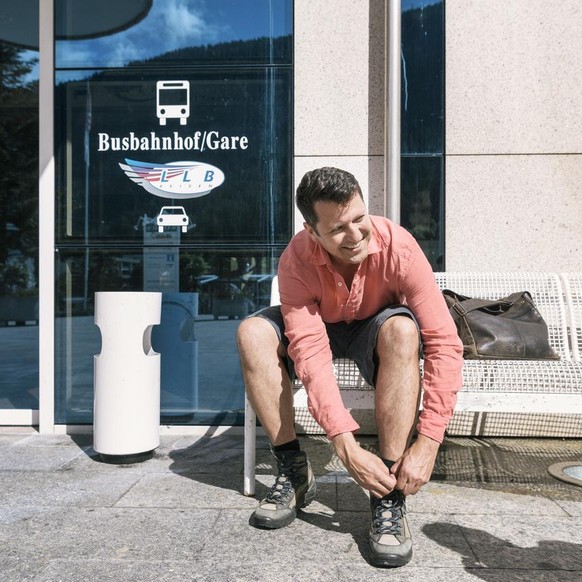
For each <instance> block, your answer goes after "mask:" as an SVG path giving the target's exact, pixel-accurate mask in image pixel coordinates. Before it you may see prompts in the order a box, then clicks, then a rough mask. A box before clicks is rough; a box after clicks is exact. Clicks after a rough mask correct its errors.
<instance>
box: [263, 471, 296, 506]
mask: <svg viewBox="0 0 582 582" xmlns="http://www.w3.org/2000/svg"><path fill="white" fill-rule="evenodd" d="M278 470H279V474H278V475H277V478H276V479H275V483H274V484H273V486H272V487H271V489H269V492H268V493H267V496H266V497H265V501H269V502H272V503H274V504H275V505H277V506H279V505H285V504H286V503H287V501H288V500H289V499H288V498H289V494H290V493H291V491H292V490H293V483H292V478H293V474H294V468H293V464H292V463H280V464H279V467H278Z"/></svg>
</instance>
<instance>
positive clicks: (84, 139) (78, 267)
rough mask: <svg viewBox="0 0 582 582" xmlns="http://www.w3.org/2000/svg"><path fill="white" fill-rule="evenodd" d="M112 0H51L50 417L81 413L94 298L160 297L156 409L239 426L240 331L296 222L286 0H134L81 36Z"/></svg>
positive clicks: (96, 344)
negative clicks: (120, 19)
mask: <svg viewBox="0 0 582 582" xmlns="http://www.w3.org/2000/svg"><path fill="white" fill-rule="evenodd" d="M109 4H110V0H103V2H101V3H83V4H80V3H78V2H73V1H72V0H57V4H56V5H57V22H56V27H57V36H58V40H57V48H56V51H57V53H56V59H57V71H56V75H55V83H56V85H55V108H56V111H55V135H56V138H55V149H56V151H55V154H56V197H57V200H56V208H57V217H56V220H57V231H56V244H57V263H56V277H57V288H56V309H57V319H56V386H57V389H56V391H57V393H56V422H58V423H90V422H92V410H93V406H92V402H93V356H94V355H95V354H97V353H99V352H100V348H101V337H100V333H99V330H98V328H97V327H96V326H95V325H94V323H93V322H94V297H95V293H97V292H99V291H161V292H162V294H163V295H162V321H161V324H160V325H159V326H155V327H154V330H153V333H152V342H153V347H154V349H155V350H156V351H158V352H159V353H160V354H161V356H162V357H161V366H162V378H161V388H162V419H163V420H164V421H165V422H177V423H193V424H210V423H221V422H223V423H226V424H236V423H241V422H242V410H243V405H244V389H243V383H242V377H241V374H240V364H239V360H238V354H237V350H236V345H235V332H236V327H237V325H238V323H239V322H240V320H241V318H243V317H245V316H246V315H248V314H249V313H251V312H252V311H254V310H256V309H259V308H260V307H263V306H266V305H268V303H269V298H270V281H271V279H272V277H273V274H274V273H275V272H276V266H277V261H278V257H279V255H280V254H281V252H282V250H283V248H284V247H285V245H286V243H287V242H288V240H289V239H290V238H291V233H292V221H291V217H292V203H293V197H292V195H291V191H292V181H293V177H292V159H293V152H292V143H293V140H292V128H293V108H292V80H293V77H292V75H293V63H292V27H291V24H292V19H291V14H292V2H291V1H290V0H252V1H251V0H236V1H235V0H229V1H227V0H215V1H213V2H203V1H200V0H153V1H151V2H147V1H146V0H131V2H129V0H128V3H127V5H129V4H133V5H136V6H138V7H139V5H142V6H145V10H143V11H142V12H140V13H139V15H138V16H137V17H136V18H135V19H134V21H133V22H130V23H126V24H125V25H124V26H122V27H118V28H115V27H114V26H113V24H111V23H109V24H111V27H112V28H115V30H113V31H112V32H111V34H104V33H102V36H101V37H100V38H89V36H90V35H89V34H88V33H87V30H86V29H83V26H84V25H85V24H86V25H87V26H89V25H88V24H87V19H88V18H89V17H93V18H95V19H97V17H98V16H100V17H102V18H107V6H108V5H109ZM127 5H125V4H124V7H126V6H127ZM75 11H77V12H75ZM79 11H81V13H82V14H81V13H80V12H79ZM83 23H84V24H83ZM82 24H83V26H82ZM101 28H102V29H106V28H107V26H105V25H103V23H102V26H101Z"/></svg>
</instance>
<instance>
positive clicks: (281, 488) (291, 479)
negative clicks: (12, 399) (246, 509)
mask: <svg viewBox="0 0 582 582" xmlns="http://www.w3.org/2000/svg"><path fill="white" fill-rule="evenodd" d="M237 340H238V349H239V355H240V359H241V365H242V370H243V376H244V380H245V386H246V391H247V395H248V398H249V400H250V402H251V405H252V407H253V408H254V410H255V412H256V413H257V416H258V417H259V419H260V421H261V424H262V425H263V428H264V429H265V432H266V433H267V436H268V437H269V440H270V441H271V445H272V446H273V447H277V446H278V445H286V446H284V447H279V448H278V449H275V448H274V449H273V452H274V454H275V458H276V459H277V471H278V476H277V478H276V480H275V484H274V485H273V486H272V487H271V489H270V490H269V492H268V493H267V496H266V497H265V498H264V499H263V500H262V501H261V502H260V504H259V507H257V509H256V510H255V511H254V512H253V514H252V516H251V523H252V524H253V525H254V526H256V527H260V528H268V529H276V528H280V527H284V526H286V525H289V524H290V523H291V522H292V521H293V520H294V519H295V517H296V515H297V510H298V509H299V508H301V507H305V506H306V505H308V504H309V503H310V502H311V501H312V500H313V499H314V498H315V494H316V491H317V486H316V482H315V478H314V476H313V472H312V470H311V466H310V464H309V461H308V460H307V456H306V454H305V453H304V452H303V451H300V450H298V443H297V442H296V438H297V436H296V434H295V424H294V416H293V391H292V388H291V380H290V378H289V374H288V372H287V367H286V362H285V356H286V354H285V350H284V348H283V346H282V345H281V342H280V341H279V338H278V337H277V333H276V332H275V329H274V328H273V326H272V325H271V323H269V322H268V321H267V320H265V319H263V318H261V317H251V318H248V319H246V320H245V321H243V322H242V323H241V324H240V326H239V329H238V334H237Z"/></svg>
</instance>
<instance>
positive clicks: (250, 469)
mask: <svg viewBox="0 0 582 582" xmlns="http://www.w3.org/2000/svg"><path fill="white" fill-rule="evenodd" d="M435 277H436V280H437V283H438V285H439V287H440V288H441V289H446V288H448V289H452V290H454V291H456V292H458V293H461V294H463V295H468V296H471V297H482V298H485V299H497V298H500V297H503V296H506V295H509V294H510V293H513V292H515V291H529V292H530V293H531V294H532V297H533V300H534V302H535V304H536V306H537V307H538V309H539V311H540V313H541V314H542V316H543V317H544V319H545V321H546V322H547V324H548V331H549V336H550V343H551V345H552V347H553V348H554V350H555V351H556V352H557V353H558V354H559V356H560V360H558V361H555V360H552V361H542V360H465V365H464V370H463V387H462V390H461V391H460V392H459V397H458V401H457V406H456V408H455V414H454V416H453V418H452V419H451V422H450V424H449V427H448V429H447V434H448V435H457V436H459V435H471V436H477V435H478V436H546V437H551V436H555V437H574V436H582V361H581V354H582V274H581V275H578V274H562V275H560V274H557V273H503V272H494V273H491V272H489V273H477V272H465V273H461V272H446V273H435ZM278 303H279V291H278V285H277V279H276V278H275V279H274V280H273V287H272V293H271V304H272V305H276V304H278ZM334 364H335V367H336V375H337V378H338V384H339V386H340V389H341V392H342V398H343V400H344V404H345V406H346V408H348V409H350V410H351V412H352V414H353V415H354V417H355V418H356V420H357V421H358V423H359V424H360V426H361V431H360V432H361V433H362V434H375V426H374V420H373V419H374V415H373V409H374V393H373V389H372V388H371V387H370V386H369V385H367V384H366V383H365V382H364V380H363V379H362V377H361V375H360V373H359V371H358V369H357V367H356V366H355V364H354V363H353V362H351V361H350V360H335V362H334ZM295 389H296V391H295V399H294V407H295V422H296V425H297V431H298V432H299V433H305V434H323V431H322V430H321V428H320V427H319V426H318V425H317V423H316V422H315V421H314V420H313V418H312V417H311V415H310V413H309V412H308V410H307V395H306V393H305V390H304V388H303V386H302V385H301V383H300V382H295ZM255 444H256V417H255V413H254V411H253V409H252V407H251V406H250V404H249V402H248V400H246V399H245V468H244V493H245V495H253V494H254V487H255Z"/></svg>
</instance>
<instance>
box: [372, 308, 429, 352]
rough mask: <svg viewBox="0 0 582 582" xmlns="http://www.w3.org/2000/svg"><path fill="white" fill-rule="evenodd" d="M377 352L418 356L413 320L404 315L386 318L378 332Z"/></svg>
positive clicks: (416, 328) (416, 336) (416, 332)
mask: <svg viewBox="0 0 582 582" xmlns="http://www.w3.org/2000/svg"><path fill="white" fill-rule="evenodd" d="M377 349H378V353H379V354H382V353H386V352H387V351H389V352H391V353H397V354H400V355H402V356H409V357H414V356H415V357H418V349H419V334H418V327H417V325H416V323H415V321H414V320H413V319H412V318H411V317H408V316H406V315H395V316H393V317H390V318H389V319H387V320H386V321H385V322H384V323H383V324H382V326H381V327H380V331H379V333H378V343H377Z"/></svg>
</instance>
